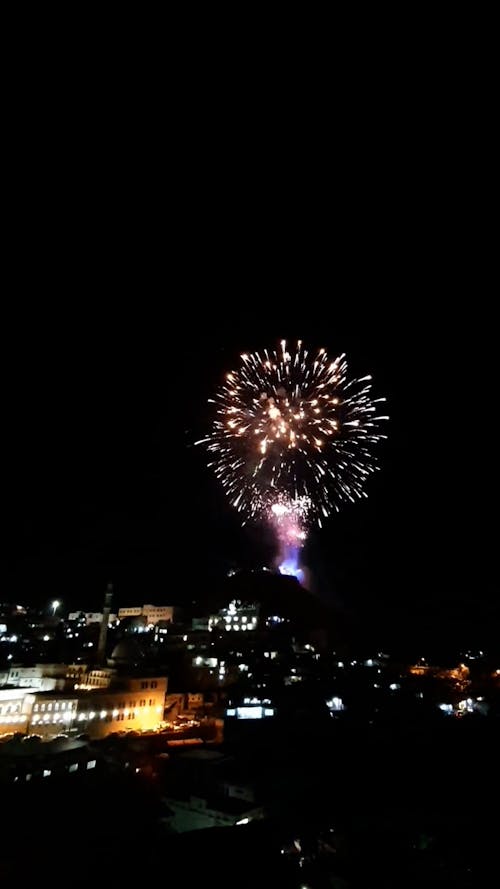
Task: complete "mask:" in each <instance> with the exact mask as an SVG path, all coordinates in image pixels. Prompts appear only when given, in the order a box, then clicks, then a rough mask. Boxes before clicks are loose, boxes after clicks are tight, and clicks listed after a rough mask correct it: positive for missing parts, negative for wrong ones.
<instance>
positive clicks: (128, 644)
mask: <svg viewBox="0 0 500 889" xmlns="http://www.w3.org/2000/svg"><path fill="white" fill-rule="evenodd" d="M222 339H223V338H222ZM240 340H242V335H241V334H240V337H239V340H238V348H236V344H234V346H233V345H231V346H230V347H229V348H228V349H227V350H226V351H227V356H226V352H225V351H224V348H223V346H221V347H220V348H219V349H217V350H215V353H212V345H211V344H210V347H209V346H205V350H204V351H203V352H201V351H200V346H199V345H197V346H196V348H195V347H193V348H192V349H191V351H189V352H188V353H187V357H186V361H185V363H183V364H182V372H181V371H179V376H178V377H177V384H178V385H173V387H172V393H173V394H172V397H171V399H170V400H169V404H168V408H169V410H170V411H171V412H172V415H173V416H174V420H173V421H172V424H170V421H169V420H165V419H164V417H165V415H166V414H167V411H166V410H165V411H158V410H157V413H155V414H154V416H155V417H157V416H159V417H161V418H162V419H161V423H162V424H164V426H163V425H162V426H161V429H159V428H157V427H156V426H154V430H153V431H151V428H150V426H148V422H151V421H150V417H151V416H153V413H152V408H151V403H150V401H148V400H146V401H143V394H142V390H141V392H140V395H139V396H138V398H137V401H136V402H134V401H132V402H130V400H129V397H128V396H129V389H128V388H127V391H126V395H123V396H122V397H123V402H121V403H120V404H119V405H118V406H117V405H116V403H113V402H112V399H111V398H110V391H108V390H105V392H104V394H102V392H101V388H99V392H101V395H100V397H101V399H102V400H101V401H99V400H98V399H97V395H96V399H95V401H92V403H91V404H90V406H88V408H87V409H88V413H87V414H86V415H85V416H84V417H83V420H82V417H81V416H80V414H79V413H78V412H79V411H80V405H81V403H82V400H81V398H80V400H79V401H78V399H77V400H76V401H75V404H78V411H77V410H76V409H75V413H74V414H72V413H71V411H70V412H69V413H68V414H67V416H66V417H65V421H64V434H65V435H66V436H67V437H66V438H65V439H64V441H65V445H64V448H61V450H60V451H57V450H56V449H55V442H56V439H57V438H58V435H59V434H60V433H57V434H56V432H54V433H53V434H51V435H50V436H49V437H48V440H47V445H46V449H45V450H44V449H43V447H44V446H43V442H42V445H41V450H40V453H39V454H38V456H37V457H36V459H35V462H34V465H29V466H28V467H27V468H25V466H24V464H23V472H25V473H26V476H25V479H27V480H25V482H24V486H25V487H24V488H22V491H23V492H25V491H28V494H27V495H25V494H24V493H23V496H21V495H19V489H18V487H17V482H15V481H13V485H12V495H11V499H10V501H9V502H10V504H11V506H12V508H11V512H10V513H9V515H10V516H11V521H10V528H11V530H10V532H9V533H10V534H11V536H10V537H9V541H10V548H9V554H8V560H9V559H10V562H9V564H10V563H11V564H12V568H9V571H10V573H8V574H6V575H5V577H4V582H3V586H2V599H1V604H0V785H1V789H2V811H3V816H4V817H3V824H2V828H3V844H2V849H3V850H2V853H1V856H0V857H1V868H2V870H1V873H2V876H4V879H5V881H6V885H7V884H10V883H13V882H14V880H16V879H17V880H21V882H25V883H26V884H27V883H28V882H32V881H34V880H36V879H39V878H40V874H41V873H42V872H43V870H44V868H45V869H47V868H50V867H55V868H56V871H55V872H59V870H61V871H62V872H63V873H64V874H65V875H67V878H68V881H70V882H71V881H73V880H74V879H77V878H78V877H79V876H80V871H81V872H82V873H81V876H82V877H83V878H84V879H85V880H86V881H91V882H92V881H93V880H94V877H92V874H94V873H95V880H97V879H98V880H99V881H100V882H104V883H109V884H110V885H114V882H117V883H121V884H123V885H128V884H129V883H130V884H131V885H132V884H135V883H136V882H137V881H138V880H139V879H145V874H146V875H147V878H153V879H154V880H155V881H157V880H159V879H162V880H167V879H168V880H172V881H174V880H175V881H176V882H180V883H181V885H186V886H194V885H197V884H198V883H199V882H200V880H210V882H212V881H213V882H214V883H215V884H216V885H217V886H219V887H222V889H223V887H226V886H227V887H235V886H241V887H242V889H246V887H248V889H251V887H262V889H268V887H269V889H271V887H272V889H275V887H276V889H277V887H279V889H281V887H283V889H324V887H335V889H351V887H352V889H354V887H368V886H370V887H381V889H402V887H404V889H412V887H417V886H419V887H420V886H430V887H431V886H436V887H450V889H473V887H479V886H483V885H489V884H488V883H487V882H485V880H486V879H487V875H488V874H490V873H491V868H492V867H495V866H496V865H495V864H494V861H495V851H496V838H497V836H498V818H497V817H496V813H495V810H494V806H493V807H492V805H491V802H492V801H493V800H495V799H496V798H497V794H498V790H499V784H498V782H499V778H498V768H497V764H498V749H499V742H500V645H499V638H500V635H499V632H498V628H499V624H498V618H499V611H498V597H497V591H496V586H495V584H494V583H492V576H493V572H492V570H491V568H490V562H488V561H487V558H486V557H485V556H484V553H485V552H486V550H488V552H490V551H491V552H493V551H494V550H493V549H492V548H491V547H490V545H489V541H488V537H487V535H488V533H489V530H488V529H489V522H488V521H487V520H486V518H485V517H484V516H485V515H486V512H485V510H484V508H483V510H479V511H478V512H477V513H476V514H475V515H477V516H478V518H477V526H476V527H474V522H472V521H470V514H472V511H471V510H469V519H468V520H467V523H466V522H465V519H464V514H465V513H466V512H467V510H463V512H460V514H459V513H458V511H457V510H456V509H455V504H454V501H453V499H452V498H451V497H448V496H445V495H446V494H447V491H448V489H447V488H446V481H443V489H442V496H439V497H438V496H436V501H435V508H434V509H433V508H432V507H429V490H430V489H434V488H435V480H436V479H437V478H441V475H440V473H443V478H444V470H443V469H442V466H443V459H444V457H445V458H446V460H448V463H447V464H446V465H449V466H453V465H454V464H453V460H454V459H456V460H457V461H458V459H459V458H458V456H457V455H456V454H455V452H451V453H450V452H449V450H448V445H447V444H446V445H445V446H443V447H444V448H445V449H444V451H443V452H442V453H441V458H440V459H438V458H435V457H434V455H432V461H431V455H429V454H427V456H426V455H425V454H424V455H423V456H422V459H421V461H420V462H419V463H418V462H417V463H415V461H414V460H413V457H414V455H415V451H416V445H415V442H414V440H413V439H411V441H410V437H409V436H408V435H405V431H406V432H407V430H408V429H409V428H410V426H411V424H412V423H413V406H412V408H411V411H410V409H409V408H408V406H407V404H406V401H405V400H404V399H403V397H402V395H403V393H404V395H405V397H406V387H407V385H408V383H407V380H405V381H404V382H403V381H402V379H401V378H400V377H398V380H396V381H393V380H392V379H391V374H390V368H388V365H389V364H390V363H391V362H390V361H386V363H385V364H384V362H383V361H382V360H380V361H379V363H378V365H377V367H376V368H375V369H376V370H377V371H378V373H375V372H374V375H373V382H372V379H371V374H369V373H366V371H367V370H369V368H367V367H366V363H367V362H366V360H365V354H364V350H363V349H360V348H359V346H358V348H357V349H356V348H354V347H353V349H352V351H353V355H354V360H353V364H354V366H355V367H356V373H355V374H353V375H351V374H350V370H349V368H350V364H349V368H348V365H347V361H348V360H349V361H350V359H351V356H350V355H348V356H347V358H346V357H345V356H344V353H343V352H341V353H339V356H338V357H335V356H334V355H333V356H332V355H330V354H329V353H327V351H326V349H325V348H323V347H322V346H320V348H319V349H318V350H317V351H316V350H315V349H311V350H310V351H308V349H307V347H306V345H304V344H303V343H302V341H296V342H295V345H294V346H293V347H292V346H291V345H289V341H287V340H283V339H278V338H277V339H276V340H275V345H274V347H273V346H272V343H269V348H268V350H267V352H266V349H265V347H264V346H263V347H262V348H261V351H260V352H258V353H252V352H249V351H243V347H242V348H241V350H240V348H239V342H240ZM351 345H352V343H351ZM354 346H355V344H354ZM273 348H274V351H273ZM368 351H369V350H368V347H367V348H366V352H368ZM373 355H374V350H373V348H372V350H371V352H370V356H371V357H373ZM390 357H391V361H392V360H393V359H394V353H391V356H390ZM226 358H227V360H226ZM202 359H203V360H204V361H205V368H206V371H207V372H206V378H205V377H204V376H203V374H202V373H201V371H200V364H199V362H201V361H202ZM228 368H233V370H228ZM200 377H201V378H200ZM221 380H222V382H221ZM181 382H182V386H181V385H180V384H181ZM85 385H87V384H86V382H85ZM99 387H101V381H99ZM186 390H188V391H191V392H192V393H193V394H192V397H190V398H189V399H188V400H187V401H185V400H184V398H183V394H184V392H185V391H186ZM261 390H262V391H261ZM95 392H97V389H96V390H95ZM169 395H170V390H169ZM405 405H406V406H405ZM156 409H157V406H156ZM405 410H406V411H407V413H406V414H405ZM429 410H430V411H432V408H430V409H429ZM108 413H109V415H110V416H111V417H114V423H113V424H111V425H110V429H111V431H109V433H107V434H106V435H103V436H101V419H102V417H103V416H106V417H107V416H108ZM410 416H411V420H410ZM49 419H50V414H49ZM434 419H435V415H433V414H432V413H429V417H428V420H429V423H431V425H435V424H434V422H433V421H434ZM47 422H48V421H47ZM155 422H156V421H155ZM158 422H159V421H158ZM51 428H52V427H51ZM55 428H56V430H57V428H58V427H57V426H56V427H55ZM123 442H124V443H125V444H124V445H123V449H120V448H121V446H122V443H123ZM168 448H171V449H172V451H168V459H165V460H164V461H163V463H161V462H160V461H159V460H158V459H157V455H158V452H159V451H160V450H162V449H164V453H165V454H166V453H167V450H168ZM412 449H414V450H412ZM22 453H23V452H22V450H21V454H22ZM469 458H470V459H472V452H471V453H470V454H469ZM17 459H18V461H19V460H21V457H17ZM460 460H461V457H460ZM426 461H427V462H426ZM431 462H432V464H434V462H436V464H437V468H435V469H433V473H434V474H430V470H429V467H430V465H431ZM207 464H208V465H207ZM12 465H13V466H16V465H18V463H16V460H15V459H14V458H13V463H12ZM409 465H410V466H411V467H412V471H411V472H409V471H408V466H409ZM414 465H415V468H413V467H414ZM40 467H42V468H43V472H42V471H40ZM418 473H420V474H418ZM455 478H456V476H454V477H453V483H452V487H453V490H455V488H456V481H455ZM408 479H409V480H408ZM431 480H434V484H433V483H432V482H431ZM476 490H477V489H476V488H474V493H476ZM460 496H461V497H462V496H466V495H464V494H463V493H462V490H461V491H460ZM484 496H486V495H484ZM443 504H446V506H443ZM443 516H446V517H447V524H448V529H449V531H450V535H449V536H450V537H451V538H452V539H451V542H450V540H449V539H448V538H447V537H446V535H445V534H444V533H443V531H442V524H443ZM452 530H453V533H451V531H452ZM460 534H462V535H463V537H460ZM465 539H466V540H467V544H466V545H465V543H464V544H463V545H460V541H462V542H463V541H465ZM491 564H492V562H491ZM26 849H29V850H30V854H29V855H27V854H25V850H26ZM54 862H55V864H54Z"/></svg>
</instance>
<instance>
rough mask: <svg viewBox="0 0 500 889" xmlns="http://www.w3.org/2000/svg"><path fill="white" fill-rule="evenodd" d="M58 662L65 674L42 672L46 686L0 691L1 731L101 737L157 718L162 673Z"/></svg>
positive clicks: (151, 725)
mask: <svg viewBox="0 0 500 889" xmlns="http://www.w3.org/2000/svg"><path fill="white" fill-rule="evenodd" d="M43 666H44V665H41V668H42V669H43ZM47 666H48V667H51V666H52V667H54V666H55V665H47ZM57 666H58V667H59V668H60V670H63V671H64V672H65V674H66V676H65V678H61V679H59V680H57V681H56V680H55V679H50V677H49V678H47V677H45V679H46V681H47V682H48V683H50V684H49V687H48V688H47V686H45V687H44V689H41V688H40V686H38V687H28V688H19V687H18V688H8V689H7V688H5V689H1V690H0V734H11V733H13V732H19V733H28V734H29V733H32V734H37V735H41V736H43V737H52V736H55V735H57V734H71V735H75V734H81V733H82V734H83V733H84V734H87V735H89V737H90V738H102V737H105V736H106V735H108V734H111V733H112V732H117V731H124V730H134V731H148V730H154V729H156V728H157V727H158V725H159V723H160V722H162V720H163V714H164V708H165V695H166V692H167V679H166V677H164V676H152V677H151V676H147V677H146V676H137V677H136V676H134V677H131V676H117V675H116V671H114V670H111V669H108V668H100V669H95V670H90V671H89V670H87V668H86V667H82V666H81V665H73V666H69V667H66V666H65V665H64V664H60V665H57ZM19 669H23V668H19ZM26 669H28V670H31V669H34V668H26ZM42 678H43V677H42Z"/></svg>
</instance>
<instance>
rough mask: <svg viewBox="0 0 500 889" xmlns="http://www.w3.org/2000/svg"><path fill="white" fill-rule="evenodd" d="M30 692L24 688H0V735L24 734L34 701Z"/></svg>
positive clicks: (30, 690)
mask: <svg viewBox="0 0 500 889" xmlns="http://www.w3.org/2000/svg"><path fill="white" fill-rule="evenodd" d="M33 691H34V690H33ZM31 692H32V689H29V690H28V689H26V688H23V689H21V688H2V689H0V735H4V734H5V735H10V734H14V733H16V732H20V733H22V734H26V732H27V731H28V726H29V721H30V716H31V709H32V707H33V702H34V695H33V694H32V693H31Z"/></svg>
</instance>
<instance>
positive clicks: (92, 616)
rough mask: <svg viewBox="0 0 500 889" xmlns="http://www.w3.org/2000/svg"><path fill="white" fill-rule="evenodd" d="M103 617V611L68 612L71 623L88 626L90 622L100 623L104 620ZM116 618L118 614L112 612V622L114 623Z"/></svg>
mask: <svg viewBox="0 0 500 889" xmlns="http://www.w3.org/2000/svg"><path fill="white" fill-rule="evenodd" d="M102 617H103V613H102V611H71V612H70V614H68V621H70V622H71V623H80V624H82V625H85V626H87V627H88V626H89V625H90V624H100V623H101V622H102ZM116 618H117V615H116V614H110V615H109V622H110V624H112V623H114V622H115V621H116Z"/></svg>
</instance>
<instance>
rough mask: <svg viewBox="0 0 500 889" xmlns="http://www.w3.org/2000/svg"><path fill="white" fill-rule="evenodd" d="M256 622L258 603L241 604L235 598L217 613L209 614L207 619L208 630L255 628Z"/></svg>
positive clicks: (249, 629) (240, 630)
mask: <svg viewBox="0 0 500 889" xmlns="http://www.w3.org/2000/svg"><path fill="white" fill-rule="evenodd" d="M258 623H259V608H258V605H242V603H241V602H238V601H236V600H233V601H232V602H230V603H229V605H228V607H227V608H221V610H220V611H219V612H218V614H211V615H210V617H209V619H208V627H209V629H210V630H218V631H220V630H224V631H231V632H238V633H239V632H241V633H243V632H248V631H251V630H256V629H257V626H258Z"/></svg>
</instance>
